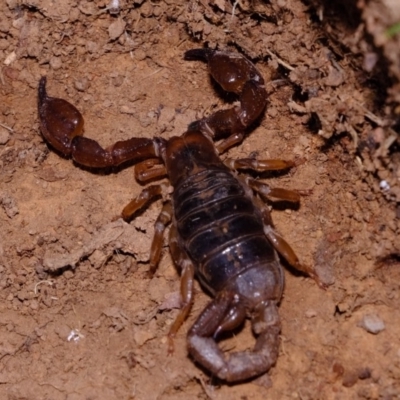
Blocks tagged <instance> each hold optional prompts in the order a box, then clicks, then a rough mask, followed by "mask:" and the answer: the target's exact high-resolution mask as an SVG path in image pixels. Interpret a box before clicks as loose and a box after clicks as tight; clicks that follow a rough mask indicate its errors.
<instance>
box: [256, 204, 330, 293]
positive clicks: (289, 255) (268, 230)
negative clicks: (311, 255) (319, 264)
mask: <svg viewBox="0 0 400 400" xmlns="http://www.w3.org/2000/svg"><path fill="white" fill-rule="evenodd" d="M262 215H263V220H264V233H265V235H266V236H267V238H268V240H269V241H270V242H271V244H272V245H273V246H274V248H275V250H276V251H277V252H278V253H279V254H280V255H281V256H282V257H283V258H284V259H285V260H286V261H287V262H288V263H289V264H290V265H291V266H292V267H293V268H295V269H296V270H297V271H300V272H303V273H305V274H307V275H308V276H309V277H310V278H312V279H314V280H315V282H316V283H317V284H318V286H319V287H320V288H322V289H326V285H325V284H324V283H323V282H322V281H321V280H320V279H319V277H318V275H317V273H316V271H315V269H314V267H313V266H310V265H304V264H301V263H300V260H299V258H298V257H297V255H296V253H295V252H294V250H293V249H292V248H291V246H290V245H289V243H288V242H286V240H285V239H284V238H283V237H282V236H281V235H280V234H279V233H277V232H276V231H275V230H274V229H273V227H272V226H271V224H270V221H271V217H270V213H269V211H268V209H267V208H266V207H263V209H262Z"/></svg>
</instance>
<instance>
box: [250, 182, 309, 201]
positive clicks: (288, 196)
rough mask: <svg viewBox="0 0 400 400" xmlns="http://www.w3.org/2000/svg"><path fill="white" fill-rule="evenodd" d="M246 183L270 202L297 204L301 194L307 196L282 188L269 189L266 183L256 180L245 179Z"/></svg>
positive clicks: (301, 192)
mask: <svg viewBox="0 0 400 400" xmlns="http://www.w3.org/2000/svg"><path fill="white" fill-rule="evenodd" d="M246 183H247V184H248V185H249V186H250V187H251V188H252V189H253V190H255V191H256V192H257V193H260V194H261V195H263V196H265V197H267V198H268V199H271V200H274V199H275V200H284V201H289V202H291V203H298V202H299V201H300V195H301V194H309V193H308V192H305V191H295V190H288V189H282V188H271V187H270V186H269V185H267V184H266V183H263V182H260V181H257V180H256V179H252V178H246Z"/></svg>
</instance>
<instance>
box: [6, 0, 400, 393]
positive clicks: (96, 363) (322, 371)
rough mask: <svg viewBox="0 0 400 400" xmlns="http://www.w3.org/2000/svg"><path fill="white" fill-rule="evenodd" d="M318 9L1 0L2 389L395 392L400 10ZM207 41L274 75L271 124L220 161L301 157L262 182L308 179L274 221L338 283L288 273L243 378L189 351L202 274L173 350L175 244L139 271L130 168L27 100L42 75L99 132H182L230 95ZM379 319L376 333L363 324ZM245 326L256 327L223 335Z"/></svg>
mask: <svg viewBox="0 0 400 400" xmlns="http://www.w3.org/2000/svg"><path fill="white" fill-rule="evenodd" d="M325 3H329V4H331V3H332V2H320V1H310V2H307V4H304V3H302V2H300V1H299V0H291V1H289V0H272V1H270V2H262V1H259V0H255V1H251V2H250V3H248V2H246V1H239V2H237V6H236V7H235V9H233V8H232V4H234V3H233V2H229V1H225V0H204V1H203V0H199V1H189V2H182V1H177V0H168V1H167V0H166V1H165V2H163V1H160V2H157V1H155V2H150V1H146V0H144V1H143V0H135V1H133V2H127V1H120V9H119V10H118V12H117V10H112V9H111V10H110V9H109V10H107V9H106V6H107V4H108V2H107V1H105V0H96V1H94V2H93V1H81V2H73V1H71V0H57V1H55V2H53V1H51V0H40V1H38V0H31V1H29V2H28V1H24V0H21V1H19V0H2V3H1V6H0V10H1V11H0V56H1V60H2V66H1V69H0V124H1V125H0V167H1V169H0V205H1V207H0V221H1V230H0V286H1V290H0V298H1V305H0V327H1V329H0V359H1V362H0V398H2V399H10V400H17V399H18V400H22V399H24V400H25V399H26V400H28V399H29V400H31V399H52V400H58V399H68V400H80V399H82V400H83V399H188V398H204V399H206V398H211V399H227V398H229V399H262V398H270V399H302V400H305V399H356V398H360V399H385V400H386V399H396V398H400V340H399V331H400V310H399V304H400V299H399V286H400V270H399V267H400V262H399V259H400V256H399V255H400V240H399V238H398V235H399V232H400V223H399V221H400V206H399V201H400V168H399V165H400V152H399V140H398V136H397V135H398V133H397V132H398V126H399V124H398V121H397V120H398V115H399V113H400V111H399V110H400V107H399V104H400V97H399V94H398V93H399V91H398V88H399V81H400V80H399V77H400V68H399V65H398V62H399V59H400V58H399V54H400V50H399V48H400V46H399V41H400V38H399V36H400V35H399V34H397V36H396V34H393V35H389V36H388V35H386V34H385V30H386V29H387V28H388V27H391V26H392V27H393V26H395V25H396V23H397V22H398V21H400V11H399V9H398V8H399V7H398V6H397V3H396V2H395V1H389V0H385V1H383V0H381V1H376V2H368V3H366V4H364V3H363V2H362V1H359V2H358V6H359V7H360V8H356V6H352V5H351V6H350V5H349V4H353V2H347V3H346V2H345V3H346V4H347V7H341V8H340V7H338V8H337V9H336V8H332V6H329V4H325ZM338 3H343V2H338ZM76 4H79V5H78V6H76ZM382 10H384V11H382ZM396 13H397V14H396ZM204 44H207V45H208V46H210V47H215V46H219V47H220V48H226V47H231V48H233V49H235V50H237V51H241V52H243V53H244V54H245V55H247V56H248V57H250V58H251V59H253V60H254V62H255V63H256V64H257V67H258V68H259V69H260V71H261V72H262V73H263V75H264V76H265V78H266V79H267V81H268V82H272V83H269V84H268V91H269V92H270V96H269V104H268V107H267V111H266V113H265V116H264V117H263V118H262V120H261V122H260V125H259V126H257V127H256V128H255V129H254V131H253V132H251V134H250V135H249V136H248V137H247V138H246V140H245V142H244V143H243V144H242V145H241V146H239V147H237V148H233V149H232V150H231V151H229V152H228V153H227V155H224V158H225V157H226V156H229V157H245V156H248V155H249V154H253V153H255V154H257V155H258V157H259V158H285V159H293V158H295V157H298V158H300V159H302V160H303V162H302V163H301V164H300V165H299V166H298V167H296V168H295V169H293V170H292V171H291V172H290V173H289V174H286V175H285V174H280V175H273V176H272V177H271V178H268V183H270V184H271V185H272V186H277V187H285V188H292V189H296V188H298V189H311V190H312V193H311V194H310V195H309V196H307V197H304V198H303V199H302V202H301V206H300V208H299V209H298V210H295V209H279V208H278V209H275V210H274V211H273V212H272V217H273V220H274V223H275V225H276V227H277V229H278V231H279V232H281V233H282V234H283V236H284V237H285V238H286V240H287V241H288V242H289V243H291V244H292V246H293V248H294V249H295V251H296V252H297V254H298V256H299V257H300V259H301V260H302V261H303V262H304V263H308V264H314V265H315V266H316V268H317V270H318V272H319V274H320V276H321V279H323V280H324V281H325V282H327V283H329V284H330V286H329V288H328V290H326V291H323V290H321V289H319V288H318V287H317V286H316V285H315V283H314V282H313V281H312V280H310V279H308V278H304V277H301V276H295V275H294V274H293V271H287V272H286V288H285V295H284V298H283V301H282V303H281V305H280V315H281V318H282V335H281V348H280V356H279V359H278V363H277V365H276V366H275V367H273V368H272V369H271V371H270V372H269V374H268V375H265V376H263V377H261V378H259V379H256V380H253V381H250V382H247V383H242V384H238V385H235V386H229V385H226V384H224V383H223V382H219V381H217V380H215V379H214V378H212V377H210V376H209V375H208V374H207V373H206V372H205V371H203V370H201V369H199V368H198V366H196V365H195V364H194V363H193V361H192V360H191V359H190V358H189V357H188V356H187V352H186V344H185V334H186V332H187V329H188V328H189V327H190V325H191V324H192V323H193V321H194V320H195V318H196V316H197V315H198V314H199V312H200V311H201V310H202V308H203V307H204V306H205V304H206V303H207V301H208V298H207V296H206V294H204V292H203V291H202V290H201V288H200V287H199V286H198V285H196V293H195V303H194V306H193V309H192V312H191V314H190V317H189V318H188V320H187V321H186V323H185V324H184V325H183V327H182V329H181V330H180V332H179V335H178V337H177V339H176V343H175V344H176V351H175V353H174V354H173V356H171V357H168V356H167V348H166V347H167V346H166V333H167V332H168V329H169V326H170V325H171V323H172V322H173V320H174V318H175V316H176V315H177V313H178V310H177V309H176V306H177V300H176V299H177V296H178V291H179V277H178V274H177V272H176V270H175V267H174V266H173V264H172V261H171V259H170V256H169V252H168V247H167V246H166V247H165V248H164V252H163V258H162V262H161V264H160V266H159V269H158V271H157V273H156V276H155V277H154V278H153V279H149V278H148V277H147V275H146V272H147V270H148V263H147V260H148V251H149V247H150V242H151V238H152V234H153V223H154V221H155V219H156V217H157V215H158V213H159V210H160V207H161V202H156V203H154V204H153V205H151V206H150V207H149V209H148V210H146V211H145V212H144V213H143V214H141V215H140V216H139V217H137V218H136V219H135V220H134V221H132V223H131V224H130V225H127V224H125V223H122V222H121V221H120V220H117V221H116V222H112V221H113V220H115V217H116V216H118V215H119V213H120V211H121V210H122V208H123V206H124V205H126V204H127V203H128V202H129V200H130V199H132V198H133V197H135V196H137V195H138V194H139V193H140V191H141V190H142V188H143V187H142V186H140V185H139V184H138V183H137V182H136V181H135V178H134V174H133V168H132V167H127V168H119V169H116V170H114V171H91V170H87V169H84V168H80V167H79V166H77V165H74V163H73V162H71V161H70V160H68V159H65V158H62V157H60V156H59V155H58V154H56V153H55V152H54V151H52V150H51V149H49V148H48V146H47V145H46V144H45V143H44V141H43V138H42V137H41V134H40V132H39V125H38V117H37V109H36V101H37V100H36V92H37V85H38V81H39V79H40V77H41V76H42V75H47V77H48V90H49V93H50V94H51V95H53V96H56V97H62V98H65V99H67V100H69V101H71V102H72V103H74V104H75V105H76V106H77V107H78V108H79V109H80V110H81V111H82V113H83V115H84V117H85V121H86V135H87V136H88V137H92V138H95V139H96V140H98V141H99V142H100V143H101V144H102V145H104V146H107V145H110V144H111V143H113V142H115V141H116V140H121V139H126V138H129V137H131V136H137V137H153V136H155V135H159V136H162V137H169V136H172V135H176V134H180V133H182V132H184V130H185V128H186V126H187V124H188V123H190V122H191V121H193V120H195V119H196V118H200V117H202V116H203V115H204V114H207V113H210V112H212V111H213V110H215V109H217V108H220V107H223V106H224V102H223V100H222V99H221V98H220V97H219V96H218V94H217V92H216V91H215V89H214V87H213V85H212V84H211V81H210V79H209V77H208V73H207V70H206V66H205V65H204V64H201V63H198V62H187V61H183V59H182V54H183V53H184V51H185V50H188V49H191V48H195V47H199V46H203V45H204ZM396 45H397V46H396ZM371 318H373V319H375V325H377V326H378V327H379V326H381V327H384V329H383V330H381V331H379V332H378V333H376V334H372V333H369V332H368V329H367V328H366V324H368V321H369V320H370V319H371ZM382 324H384V325H382ZM367 326H368V325H367ZM253 340H254V339H253V338H252V336H251V334H250V332H249V325H248V324H247V325H246V326H245V327H244V329H243V330H242V331H241V332H240V333H238V335H237V336H234V337H232V338H230V339H228V340H226V341H223V342H222V343H221V345H222V346H223V348H224V349H226V350H232V349H235V348H236V349H238V348H244V347H250V346H252V344H253Z"/></svg>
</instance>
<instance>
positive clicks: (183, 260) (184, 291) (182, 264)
mask: <svg viewBox="0 0 400 400" xmlns="http://www.w3.org/2000/svg"><path fill="white" fill-rule="evenodd" d="M170 250H171V253H172V258H173V259H174V261H175V263H176V264H177V267H178V268H179V269H180V270H181V296H182V308H181V310H180V312H179V314H178V316H177V317H176V319H175V321H174V323H173V324H172V326H171V329H170V330H169V333H168V353H169V354H172V353H173V352H174V338H175V336H176V334H177V332H178V330H179V328H180V327H181V325H182V324H183V322H184V321H185V319H186V317H187V316H188V314H189V311H190V308H191V307H192V303H193V282H194V266H193V263H192V261H191V260H190V259H189V257H188V256H187V255H186V254H185V253H184V251H183V250H182V249H181V248H180V247H179V244H178V241H177V232H176V229H175V227H172V228H171V231H170Z"/></svg>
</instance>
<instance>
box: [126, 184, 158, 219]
mask: <svg viewBox="0 0 400 400" xmlns="http://www.w3.org/2000/svg"><path fill="white" fill-rule="evenodd" d="M163 191H165V186H164V185H151V186H148V187H147V188H146V189H144V190H143V191H142V192H141V193H140V194H139V196H138V197H136V198H135V199H133V200H132V201H131V202H130V203H129V204H128V205H126V206H125V208H124V209H123V210H122V218H123V219H124V220H125V221H129V220H130V219H131V218H132V217H133V215H134V214H135V212H136V211H139V210H140V209H142V208H143V207H144V206H145V205H146V204H148V203H150V202H151V201H154V200H155V199H156V198H157V197H159V196H161V195H162V194H163Z"/></svg>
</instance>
